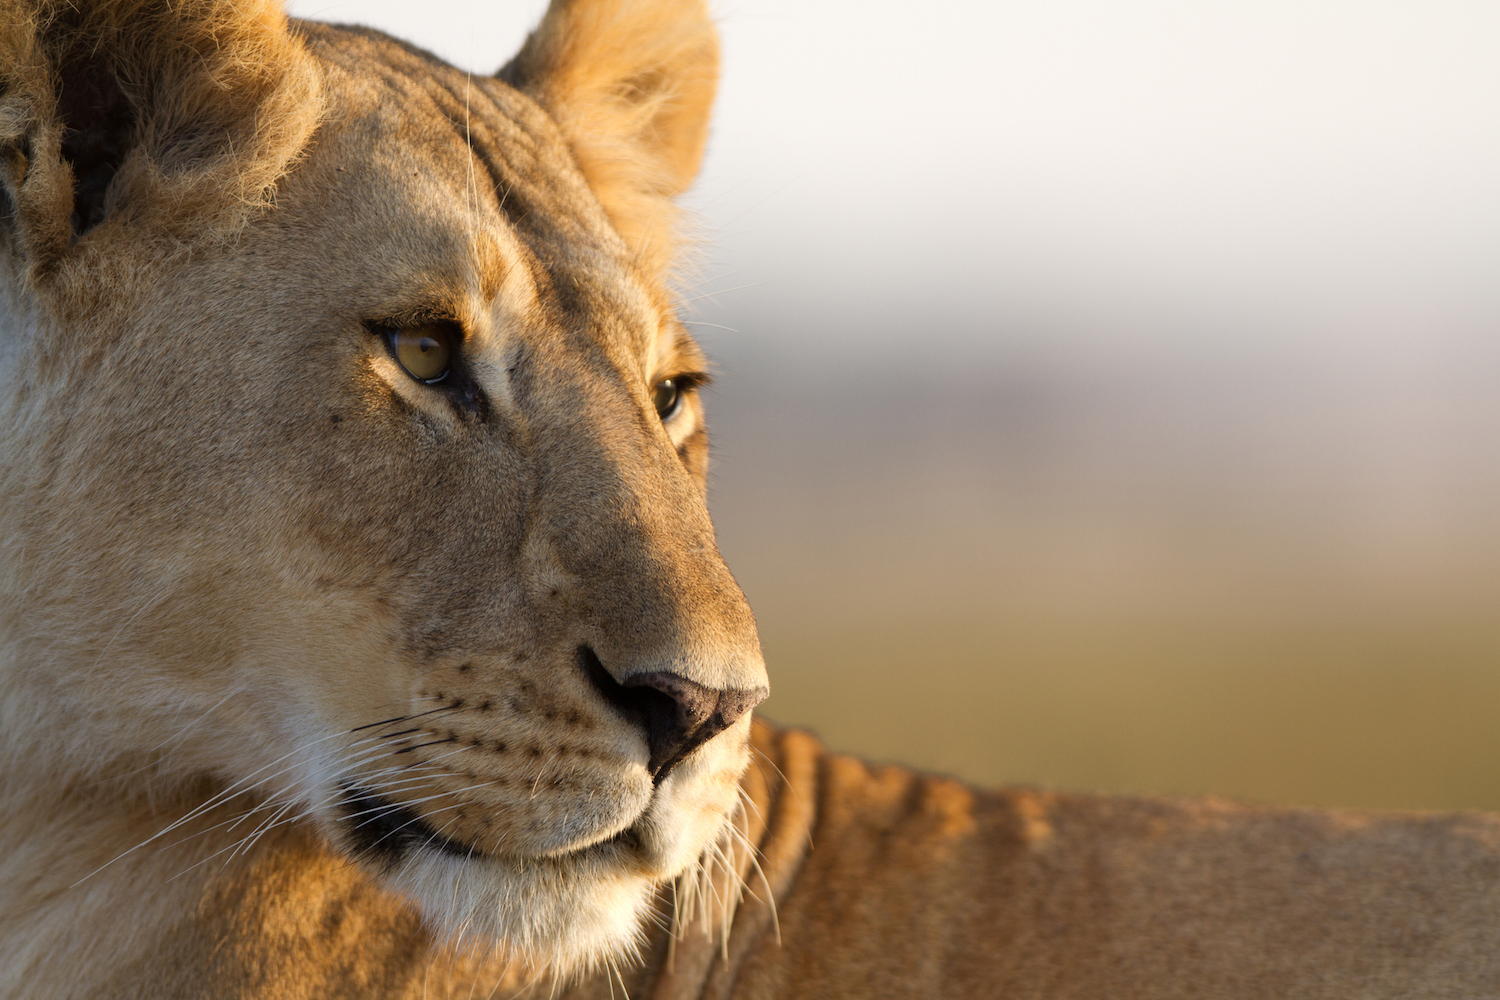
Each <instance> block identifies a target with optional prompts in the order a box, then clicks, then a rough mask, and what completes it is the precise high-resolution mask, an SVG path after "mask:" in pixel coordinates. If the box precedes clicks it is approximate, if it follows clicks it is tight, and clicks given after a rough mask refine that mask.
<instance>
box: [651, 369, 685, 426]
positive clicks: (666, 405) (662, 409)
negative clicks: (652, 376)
mask: <svg viewBox="0 0 1500 1000" xmlns="http://www.w3.org/2000/svg"><path fill="white" fill-rule="evenodd" d="M651 401H652V402H653V403H655V404H656V415H657V416H658V417H661V418H662V420H664V421H665V420H671V419H672V417H673V416H674V415H675V414H676V413H677V408H678V407H680V406H681V405H682V387H681V386H679V385H678V384H677V380H676V379H675V378H666V379H662V380H661V381H660V382H658V383H656V384H655V385H653V386H652V387H651Z"/></svg>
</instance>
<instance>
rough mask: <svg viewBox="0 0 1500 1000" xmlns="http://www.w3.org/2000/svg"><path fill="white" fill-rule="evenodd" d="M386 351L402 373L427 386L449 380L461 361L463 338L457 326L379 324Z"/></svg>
mask: <svg viewBox="0 0 1500 1000" xmlns="http://www.w3.org/2000/svg"><path fill="white" fill-rule="evenodd" d="M376 328H377V329H378V330H379V331H380V333H381V335H382V336H383V337H384V338H385V345H386V348H387V349H388V350H389V351H390V352H391V357H392V358H394V359H395V361H396V364H398V365H400V366H401V370H402V371H404V372H406V374H408V375H410V376H411V377H412V378H414V379H416V380H417V381H418V382H421V383H423V384H424V385H436V384H437V383H439V382H441V381H443V380H444V379H446V378H447V377H448V375H449V373H450V372H451V371H452V370H453V365H454V364H455V362H457V360H458V344H459V340H460V339H461V338H460V336H459V334H458V330H457V329H456V328H455V326H454V324H452V323H449V322H446V321H443V320H434V321H431V322H425V323H410V324H402V325H396V324H390V325H386V324H376Z"/></svg>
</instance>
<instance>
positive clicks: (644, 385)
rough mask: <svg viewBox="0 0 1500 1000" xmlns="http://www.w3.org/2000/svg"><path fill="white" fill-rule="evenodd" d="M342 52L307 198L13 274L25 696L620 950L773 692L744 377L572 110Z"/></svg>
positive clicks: (319, 46)
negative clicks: (745, 588) (716, 389)
mask: <svg viewBox="0 0 1500 1000" xmlns="http://www.w3.org/2000/svg"><path fill="white" fill-rule="evenodd" d="M554 20H555V18H554ZM549 23H550V22H549ZM303 30H304V31H305V43H304V44H305V45H306V47H307V54H308V58H309V59H310V60H312V62H313V64H315V65H316V67H317V69H318V72H319V73H321V75H322V84H321V93H322V98H321V102H322V103H321V105H320V113H319V115H318V120H317V124H316V131H315V132H313V133H312V134H311V136H310V138H309V141H308V142H307V143H306V144H305V145H304V146H302V147H301V148H300V150H299V151H298V154H297V159H296V160H295V161H294V162H292V163H291V165H290V166H289V167H288V169H287V170H286V172H285V175H284V176H283V177H281V178H280V180H279V182H278V183H277V185H276V188H275V204H274V208H272V209H270V210H268V211H264V212H260V213H257V214H253V215H252V216H250V217H249V219H248V221H247V222H245V223H244V225H243V227H242V228H240V229H239V230H238V231H236V233H235V234H234V235H233V237H232V239H229V240H228V241H226V242H222V243H217V244H212V245H207V246H199V247H195V248H194V249H193V250H192V252H187V253H182V252H178V253H163V252H161V251H160V250H159V248H157V249H152V250H150V251H149V252H148V251H144V250H139V249H133V248H139V247H140V246H141V242H140V241H141V236H140V233H139V232H138V231H133V230H132V226H131V219H130V218H129V217H128V214H125V213H123V210H119V212H120V214H118V215H117V216H114V217H112V216H111V215H110V211H114V209H111V207H110V206H109V204H108V203H107V202H106V204H105V210H104V216H103V221H102V222H100V223H98V224H97V227H96V228H93V227H90V228H85V229H83V231H82V232H81V233H79V235H78V238H77V242H76V245H74V246H72V247H71V248H70V249H69V250H68V251H67V256H66V258H65V259H64V260H63V261H62V262H61V263H54V264H53V265H52V267H53V273H52V274H51V275H50V276H49V275H41V276H40V277H38V276H36V274H35V273H33V275H32V276H31V277H29V278H24V279H21V280H14V281H12V282H11V284H10V286H9V292H10V301H11V306H10V311H9V314H8V315H9V317H10V319H9V322H8V331H7V336H8V337H9V338H10V341H9V343H10V345H11V349H10V350H9V351H8V352H7V353H6V355H5V357H6V377H7V380H8V383H9V384H8V388H9V389H10V390H12V391H11V393H10V396H9V399H10V400H11V402H10V403H9V404H7V405H8V406H9V410H10V412H9V414H8V419H7V433H8V434H9V435H10V439H9V442H8V447H7V452H6V454H7V457H6V460H5V461H6V470H5V474H6V476H7V483H8V484H9V485H7V486H6V487H5V488H4V494H3V497H4V502H5V512H6V514H7V516H8V517H9V518H10V523H11V524H12V525H13V526H14V533H13V534H12V536H11V537H10V538H9V539H8V540H7V544H6V548H5V552H6V557H7V560H8V562H7V567H6V568H7V570H8V571H9V573H8V575H9V577H10V578H11V579H12V580H13V581H14V582H13V583H12V584H11V586H12V590H11V591H10V592H9V593H8V594H7V595H6V596H8V597H10V598H13V599H14V600H13V602H12V603H13V606H14V607H20V608H22V609H23V611H22V613H18V614H15V615H12V616H11V618H9V619H7V631H8V635H7V648H8V649H9V650H10V658H11V660H12V661H13V664H14V667H13V679H12V680H11V681H9V682H8V683H10V684H11V688H12V689H13V690H24V692H25V695H24V696H25V697H27V698H29V699H31V701H32V702H33V703H34V704H35V705H37V706H42V707H41V708H39V709H38V710H45V711H52V712H55V710H56V709H57V708H58V707H59V706H66V707H67V710H68V711H72V712H75V713H81V715H82V717H83V718H84V719H85V722H84V723H83V724H82V725H75V726H74V727H73V728H72V729H71V730H69V731H67V732H59V733H55V734H51V735H49V736H48V739H50V740H52V742H53V744H54V745H53V747H52V750H53V752H54V753H55V755H56V756H57V758H58V759H69V760H72V761H74V762H76V763H77V766H78V767H80V768H81V769H92V770H94V771H101V772H105V773H115V772H118V771H122V770H125V769H127V768H129V767H135V766H139V762H140V761H143V760H144V761H149V762H150V764H151V767H152V768H154V772H153V773H154V774H156V776H157V780H159V781H163V782H170V781H172V780H174V778H182V779H186V778H189V777H194V776H199V775H202V774H204V773H208V774H211V775H212V776H213V777H215V778H216V779H218V781H219V784H220V787H221V789H222V792H221V794H222V795H224V796H230V795H240V794H242V793H243V794H247V795H249V796H251V797H255V798H258V799H259V800H260V801H262V802H265V803H268V804H269V805H270V806H274V807H275V808H267V809H266V810H265V811H264V812H263V813H262V814H261V815H262V816H264V817H265V820H264V824H272V825H274V823H276V822H281V821H302V822H307V823H311V824H313V825H315V826H316V827H317V828H318V829H319V830H320V831H321V832H322V834H323V835H324V836H325V837H326V838H327V840H328V842H329V843H330V844H332V845H333V846H334V847H335V848H336V849H337V850H338V851H340V852H342V853H344V854H347V855H349V856H350V857H352V858H354V859H356V860H357V861H358V862H359V863H360V864H361V865H363V866H365V867H366V868H367V870H368V871H369V872H370V873H371V874H372V875H373V876H374V877H376V878H378V879H380V880H382V881H383V882H384V884H386V885H387V886H388V887H390V888H391V889H393V890H394V891H396V892H398V893H400V894H402V895H404V896H406V897H408V898H409V899H411V900H413V901H415V902H416V903H417V904H419V906H420V907H421V908H422V910H423V911H424V912H425V913H426V914H428V915H429V916H430V917H431V918H432V919H433V920H435V921H436V922H438V923H439V924H441V925H442V926H444V927H446V928H447V929H448V930H449V931H450V932H454V933H462V934H464V935H468V936H471V937H476V938H481V939H491V940H496V941H499V942H502V943H504V944H507V945H509V946H511V947H512V948H514V949H515V950H516V951H517V952H518V953H520V954H524V955H526V956H528V957H530V958H532V959H534V960H536V961H539V962H544V963H547V964H550V965H553V966H567V965H571V964H577V963H580V962H589V961H592V960H595V959H597V958H599V957H602V956H605V955H608V954H610V953H614V952H619V951H620V950H621V949H623V948H625V947H627V946H628V945H629V943H630V942H631V940H632V939H633V937H634V936H635V935H636V934H637V933H638V930H637V929H638V927H639V925H640V922H641V919H642V917H643V915H644V912H645V910H646V909H647V908H648V907H649V906H650V905H651V903H652V899H653V898H654V892H655V889H656V887H657V886H658V885H659V884H660V883H661V882H662V881H663V880H666V879H670V878H672V877H674V876H676V875H678V874H680V873H682V872H683V871H684V870H685V869H687V868H688V867H689V866H691V865H693V864H694V863H695V862H696V861H697V860H698V859H700V858H701V857H702V856H703V855H704V853H705V851H708V850H710V849H711V848H712V847H713V846H714V844H715V842H716V841H717V840H718V839H719V838H720V837H721V836H722V835H723V833H724V830H725V824H726V822H727V820H728V818H729V817H730V816H731V814H732V813H733V811H734V809H735V807H736V805H737V798H736V796H737V794H738V792H737V789H738V779H739V777H740V775H741V773H742V772H743V770H744V768H745V767H746V765H747V762H748V756H747V755H748V752H749V751H748V730H749V722H750V717H749V709H750V708H751V707H752V706H753V705H754V704H755V703H757V702H758V701H759V700H760V699H761V698H763V697H764V696H765V693H766V677H765V671H764V667H763V664H762V661H761V655H760V650H759V645H758V642H757V638H756V632H755V625H754V620H753V618H752V616H751V613H750V611H749V608H748V606H747V605H746V603H745V601H744V598H743V596H742V594H741V593H740V591H739V588H738V587H737V585H736V584H735V582H734V580H733V578H732V577H731V576H730V574H729V572H728V570H727V569H726V567H725V566H724V564H723V562H722V560H721V559H720V557H719V554H718V551H717V548H716V546H715V541H714V535H713V529H712V526H711V524H710V522H709V518H708V513H707V509H706V505H705V481H704V477H705V473H706V461H707V441H706V436H705V430H704V426H703V420H702V408H701V405H700V403H699V400H698V398H697V395H696V393H695V391H694V389H695V387H696V386H697V385H698V384H700V383H701V382H702V381H703V379H704V378H705V375H704V374H703V369H704V365H705V363H704V360H703V358H702V356H701V354H700V353H699V351H698V348H697V347H696V345H694V344H693V342H692V340H691V339H690V338H689V337H688V335H687V334H686V332H685V330H684V329H683V327H682V326H681V324H680V323H679V322H678V321H677V319H676V318H675V316H674V315H673V313H672V310H671V308H670V300H669V298H668V297H667V296H666V295H665V294H664V293H663V292H662V286H661V283H660V282H661V279H660V275H659V274H658V273H656V272H655V271H654V270H653V268H652V266H650V262H651V257H650V255H649V253H646V252H644V251H643V250H642V248H641V247H640V246H639V245H638V244H637V245H632V244H630V243H627V242H626V240H625V239H623V238H622V237H621V235H620V232H621V231H622V230H625V229H627V228H628V227H627V226H625V225H623V224H622V223H621V221H620V218H621V217H622V216H616V215H612V214H611V211H610V208H611V203H610V197H609V195H608V191H607V189H606V190H601V188H600V183H599V181H598V180H597V179H596V178H593V177H590V176H587V175H585V173H584V171H583V169H581V167H580V162H581V161H584V160H586V157H584V156H583V155H582V154H580V153H579V150H578V144H577V142H576V141H574V140H572V139H571V138H570V136H569V134H568V133H567V132H566V131H565V129H564V126H563V125H560V124H559V121H560V120H564V119H565V116H564V115H563V114H562V113H561V112H560V111H559V110H558V109H557V108H550V109H548V110H544V108H543V106H542V105H541V104H540V103H539V101H542V100H543V99H544V98H543V97H537V98H535V99H534V98H533V97H531V96H527V94H525V93H523V92H522V91H521V89H517V88H516V87H512V86H510V85H508V84H506V83H502V82H500V81H499V80H494V79H484V80H479V79H470V78H468V77H466V76H465V75H464V74H462V73H459V72H456V71H454V70H452V69H450V68H448V67H446V66H443V65H441V64H439V63H437V62H435V61H433V60H431V59H430V58H428V57H425V56H423V55H421V54H420V53H415V52H412V51H410V50H408V49H406V48H405V47H403V46H400V45H399V44H397V43H394V42H391V41H389V40H386V39H383V38H380V37H377V36H374V35H372V34H370V33H363V32H357V31H349V30H343V29H330V28H323V27H320V26H312V25H309V26H305V27H304V29H303ZM546 30H547V25H544V27H543V30H542V32H540V33H539V37H541V42H538V41H537V38H534V39H533V43H532V44H533V47H534V48H535V49H542V50H544V49H545V44H544V43H545V42H546V37H545V33H546ZM570 30H577V26H576V25H570ZM710 40H711V39H710ZM544 54H545V53H544ZM524 55H525V53H523V56H524ZM554 61H555V60H554ZM533 63H538V64H544V63H546V59H545V58H543V57H541V56H536V55H535V52H533ZM524 69H525V67H524V66H523V67H522V69H521V70H516V71H515V72H516V74H518V77H517V78H518V79H519V78H520V77H521V76H524V73H522V70H524ZM542 76H543V77H545V74H542ZM545 78H546V79H552V77H545ZM544 83H545V81H544ZM533 92H534V93H537V94H542V95H545V93H546V90H545V86H544V85H538V87H535V88H533ZM564 110H565V109H564ZM549 111H550V113H549ZM700 132H701V129H700ZM77 172H78V171H76V170H75V173H77ZM75 180H76V178H75ZM17 190H18V191H19V190H20V189H17ZM13 197H15V198H19V196H18V195H14V196H13ZM621 211H624V210H621ZM73 224H74V226H75V229H76V228H78V226H79V223H78V221H77V220H76V219H75V221H74V223H73ZM136 225H137V226H140V225H141V223H139V222H137V223H136ZM643 231H644V232H647V233H648V234H649V230H643ZM637 236H639V233H637ZM20 245H21V244H20V243H19V242H18V241H13V246H20ZM153 246H155V245H153ZM17 273H19V272H17ZM28 282H29V284H28ZM49 282H50V283H51V284H49ZM56 289H64V290H66V292H67V295H66V297H65V296H64V294H63V292H62V291H55V290H56ZM80 290H83V291H84V292H87V293H89V294H86V295H80ZM49 296H50V297H49ZM80 299H81V300H82V301H83V303H84V304H83V305H82V306H80V305H79V304H78V303H79V301H80ZM166 744H170V745H171V748H172V749H171V751H170V753H168V754H167V755H166V756H165V757H163V756H162V755H161V753H160V752H159V748H160V747H162V746H163V745H166ZM264 824H263V825H264ZM267 828H268V827H267Z"/></svg>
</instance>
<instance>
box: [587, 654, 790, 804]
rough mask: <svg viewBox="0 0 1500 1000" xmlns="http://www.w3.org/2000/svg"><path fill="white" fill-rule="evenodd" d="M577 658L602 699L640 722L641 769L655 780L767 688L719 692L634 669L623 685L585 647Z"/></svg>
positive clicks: (751, 705) (763, 697) (751, 704)
mask: <svg viewBox="0 0 1500 1000" xmlns="http://www.w3.org/2000/svg"><path fill="white" fill-rule="evenodd" d="M578 662H579V665H580V666H581V667H582V668H583V672H584V674H586V675H587V676H588V679H589V682H590V683H592V684H593V685H594V690H596V691H598V692H599V694H600V695H602V696H603V697H604V700H605V701H607V702H609V703H610V704H611V705H613V706H614V707H615V708H617V709H619V710H620V712H621V713H623V714H624V715H625V716H627V717H628V718H631V719H634V720H636V721H637V722H639V723H640V724H641V725H642V726H644V727H645V729H646V747H647V749H648V750H649V751H650V754H651V759H650V760H649V761H648V762H647V764H646V769H647V770H648V771H650V772H651V780H652V781H654V782H655V783H656V784H661V782H662V779H664V778H665V777H666V776H667V775H668V774H670V773H671V772H672V768H674V767H676V766H677V765H678V764H679V763H681V761H682V760H683V758H685V757H686V756H687V755H688V754H690V753H692V752H693V751H694V750H696V749H698V748H699V747H701V746H702V745H703V744H705V743H707V742H708V741H709V740H711V739H713V738H714V737H715V736H717V735H719V734H720V733H722V732H723V731H724V730H726V729H728V728H729V727H730V726H732V725H734V724H735V722H737V721H738V720H739V719H740V717H741V716H743V715H744V714H745V713H746V712H748V711H750V710H751V709H752V708H754V707H755V706H756V705H759V704H760V703H761V702H763V701H765V700H766V695H768V694H770V693H771V692H770V691H769V690H768V689H766V688H763V687H759V688H752V689H751V690H748V691H734V690H730V691H719V690H715V689H714V688H710V687H704V686H703V685H702V684H699V683H697V682H695V681H690V680H688V679H687V678H686V677H681V676H678V675H677V674H671V673H667V672H665V671H655V672H653V673H648V674H635V675H633V676H631V677H627V678H626V679H625V682H624V683H623V684H622V683H620V682H619V681H617V680H615V679H614V677H612V676H610V673H609V671H608V670H605V669H604V664H603V663H600V662H599V657H598V655H597V654H595V652H594V651H593V650H592V649H589V648H588V647H587V646H584V647H581V648H580V649H579V650H578Z"/></svg>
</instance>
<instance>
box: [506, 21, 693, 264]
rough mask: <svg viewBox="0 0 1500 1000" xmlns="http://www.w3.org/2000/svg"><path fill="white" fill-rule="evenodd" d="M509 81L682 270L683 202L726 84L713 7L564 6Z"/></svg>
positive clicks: (615, 213) (619, 222)
mask: <svg viewBox="0 0 1500 1000" xmlns="http://www.w3.org/2000/svg"><path fill="white" fill-rule="evenodd" d="M499 76H500V78H501V79H502V80H504V81H505V82H507V83H509V84H510V85H511V86H513V87H516V88H517V89H518V90H521V91H523V92H525V93H527V94H529V95H530V96H531V97H533V98H534V99H536V101H537V102H538V103H540V104H541V105H542V107H544V108H546V109H547V111H548V112H549V113H550V114H551V115H552V117H553V119H554V120H555V121H556V122H557V123H558V125H559V126H561V128H562V131H563V134H564V135H565V136H566V137H567V140H568V142H569V144H570V145H571V146H572V149H573V155H574V156H575V158H576V159H577V160H578V165H579V166H580V167H581V168H582V170H583V174H584V177H585V178H587V179H588V182H589V184H590V186H591V187H592V188H593V190H594V193H595V194H596V195H598V197H599V201H600V202H601V203H602V204H603V206H604V210H605V211H606V212H607V213H608V214H609V217H610V220H611V221H612V222H613V223H614V225H615V229H616V230H617V231H618V232H619V233H620V235H621V236H622V237H624V239H625V242H626V243H627V244H628V245H629V246H630V247H631V248H632V249H633V250H635V252H636V253H637V254H638V255H639V256H641V257H642V258H644V259H645V260H646V261H647V262H648V264H649V265H652V266H657V267H662V266H666V265H669V264H670V263H671V257H672V247H673V238H674V233H673V221H674V219H675V216H676V210H675V208H674V206H673V205H672V201H671V199H672V198H673V197H674V196H675V195H677V194H680V193H681V192H682V191H683V190H684V189H685V188H686V187H687V186H688V185H689V184H690V183H692V181H693V178H694V176H696V174H697V173H698V164H699V163H700V162H701V161H702V159H703V147H704V144H705V142H706V140H707V138H708V117H709V112H710V110H711V109H712V107H713V100H714V91H715V90H716V89H717V86H718V78H719V38H718V34H717V32H716V31H715V30H714V26H713V21H712V19H711V18H710V17H709V16H708V5H707V4H706V3H705V2H704V0H552V3H551V6H549V7H548V9H547V13H546V15H545V16H544V17H543V18H542V23H541V24H540V25H539V26H538V27H537V29H536V30H535V31H534V32H532V33H531V36H530V37H529V38H527V39H526V44H525V45H524V46H522V48H521V51H520V52H519V53H517V55H516V57H515V58H514V59H512V60H511V61H510V62H509V63H508V64H506V66H505V68H503V69H502V70H500V73H499Z"/></svg>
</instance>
